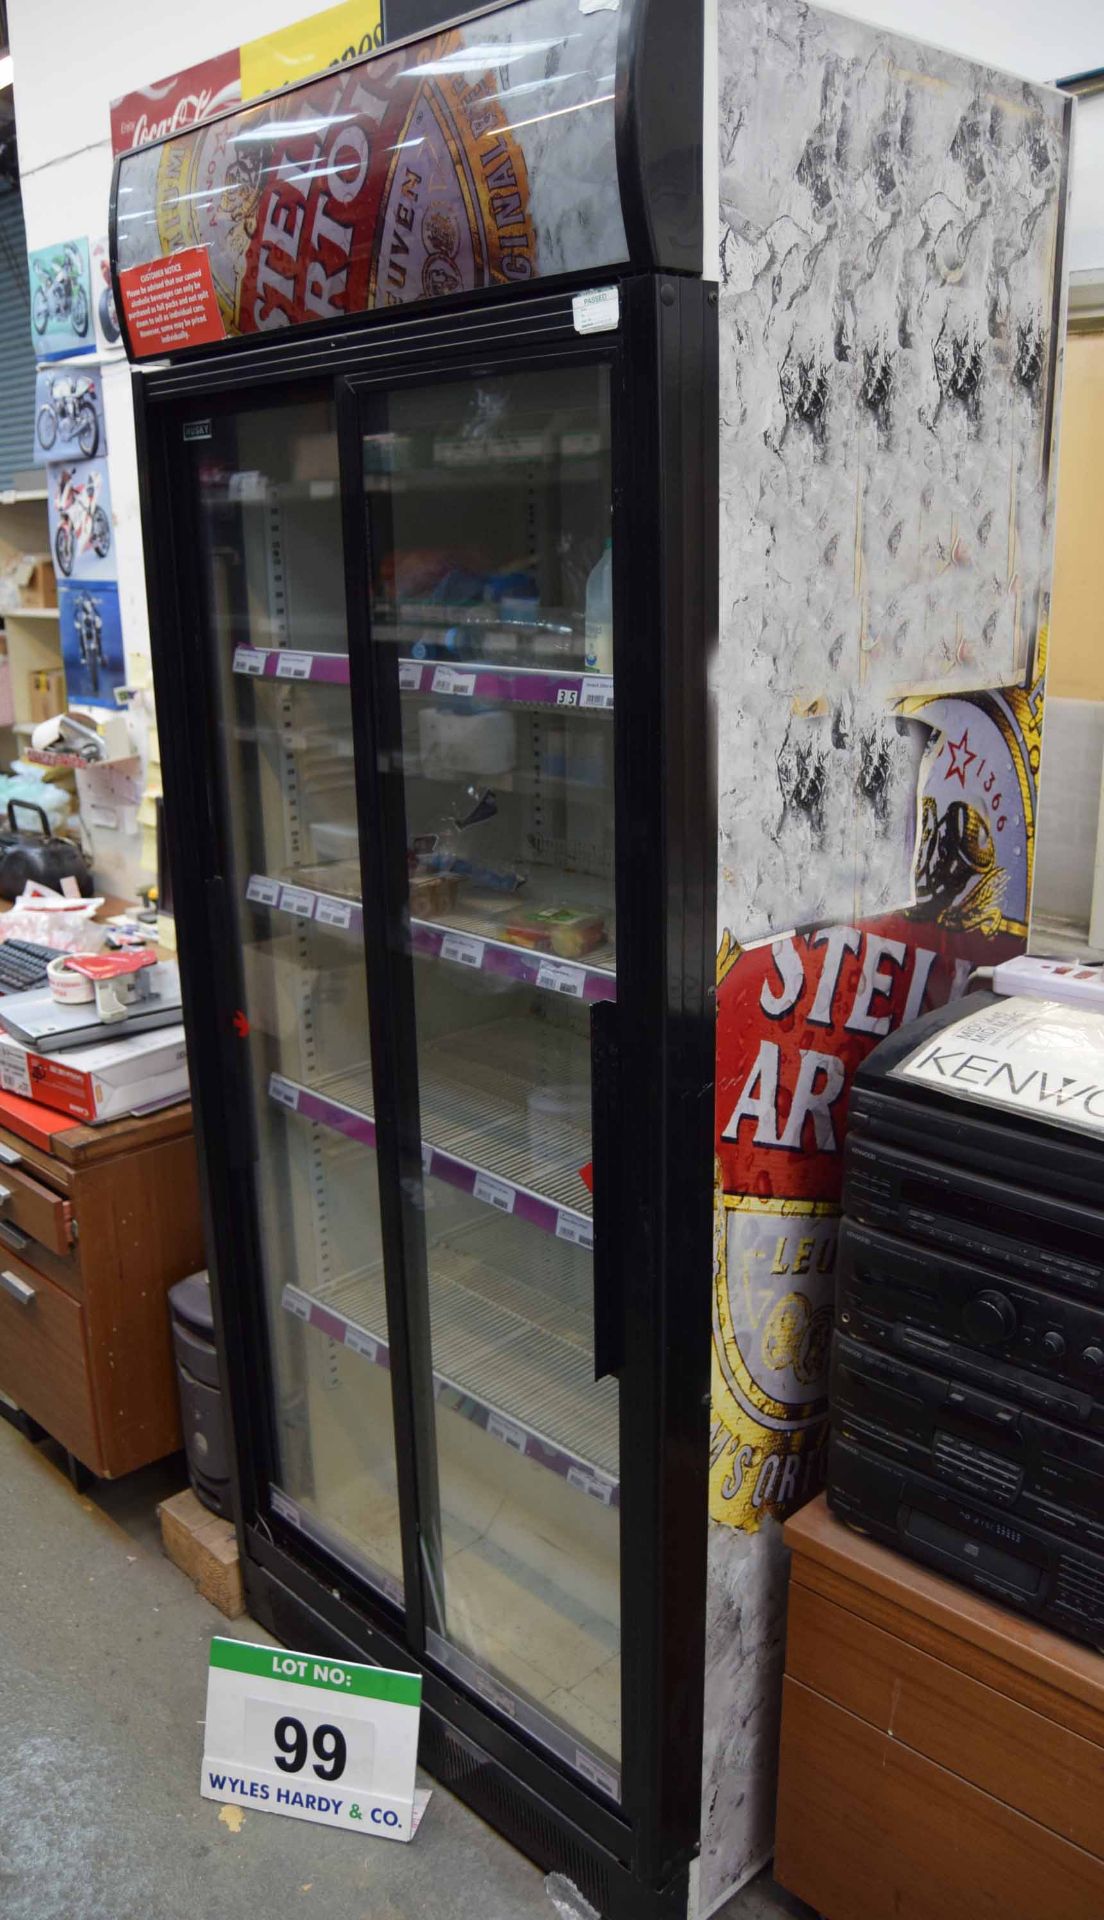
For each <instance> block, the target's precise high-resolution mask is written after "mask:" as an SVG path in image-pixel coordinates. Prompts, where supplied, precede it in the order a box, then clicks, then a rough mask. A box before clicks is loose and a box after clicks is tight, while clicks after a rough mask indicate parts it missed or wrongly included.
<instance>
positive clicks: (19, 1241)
mask: <svg viewBox="0 0 1104 1920" xmlns="http://www.w3.org/2000/svg"><path fill="white" fill-rule="evenodd" d="M2 1204H3V1202H0V1205H2ZM0 1240H3V1241H4V1243H5V1245H6V1246H9V1247H13V1248H14V1249H15V1252H16V1253H22V1251H23V1249H24V1247H29V1246H30V1244H31V1236H30V1234H29V1233H22V1232H20V1229H19V1228H18V1227H13V1226H12V1223H11V1221H10V1220H0Z"/></svg>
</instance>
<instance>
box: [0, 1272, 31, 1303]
mask: <svg viewBox="0 0 1104 1920" xmlns="http://www.w3.org/2000/svg"><path fill="white" fill-rule="evenodd" d="M0 1287H3V1289H4V1292H5V1293H10V1295H11V1297H12V1299H13V1300H15V1301H17V1302H18V1304H19V1305H20V1306H21V1307H29V1306H30V1304H31V1301H32V1300H33V1299H34V1297H35V1290H34V1288H33V1287H32V1286H31V1285H30V1284H29V1283H28V1282H27V1281H26V1280H21V1279H20V1278H19V1275H18V1274H17V1273H13V1272H12V1271H11V1268H10V1267H3V1268H0Z"/></svg>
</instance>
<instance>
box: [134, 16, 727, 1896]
mask: <svg viewBox="0 0 1104 1920" xmlns="http://www.w3.org/2000/svg"><path fill="white" fill-rule="evenodd" d="M691 12H692V10H691ZM669 14H670V10H669V9H667V8H665V7H664V6H662V5H661V4H650V5H643V4H639V3H638V4H636V5H633V6H628V5H623V6H622V7H621V8H620V10H616V9H614V10H611V9H608V8H607V9H597V10H586V9H583V8H581V7H580V6H579V5H578V4H577V0H518V4H514V5H509V6H505V7H499V8H496V9H493V10H492V11H490V12H487V13H485V14H484V15H482V16H480V17H478V18H473V19H472V20H470V21H467V22H464V23H462V24H461V25H459V26H457V27H453V28H451V29H448V30H446V31H443V32H440V33H436V34H432V35H427V36H423V37H422V38H421V39H419V40H415V41H412V42H407V43H404V44H402V45H398V46H395V47H391V48H387V49H385V50H384V51H383V52H381V53H380V54H379V55H377V56H374V57H372V58H370V59H368V60H364V61H359V62H353V63H351V64H350V65H349V66H348V67H343V68H341V69H338V70H336V71H335V72H332V73H329V74H327V75H324V76H322V77H321V78H320V79H318V80H315V81H311V82H307V83H304V84H303V85H300V86H297V87H294V88H291V89H288V90H287V91H286V92H285V93H282V94H280V95H277V96H273V97H271V98H270V99H267V100H263V101H261V102H258V103H253V104H251V105H249V106H244V107H241V108H238V109H235V110H233V111H232V112H230V113H228V114H223V115H222V116H220V117H218V118H216V119H214V120H211V121H209V122H206V123H204V124H202V125H200V126H198V127H195V128H193V129H190V130H188V131H187V132H185V133H181V134H176V135H173V136H171V137H169V138H167V139H166V140H163V141H161V142H159V143H155V144H154V145H151V146H149V147H145V148H141V149H138V150H136V151H135V152H134V153H131V154H126V155H123V156H122V157H121V158H120V160H119V161H118V162H117V166H116V175H115V182H114V188H113V199H112V256H113V271H114V275H115V286H116V296H117V302H118V307H119V311H120V315H121V318H122V322H123V326H124V330H125V334H126V339H127V344H128V350H129V352H130V355H131V358H132V360H133V361H134V362H135V363H136V372H135V376H134V387H135V396H136V405H137V412H138V421H139V451H140V466H141V475H142V490H143V502H142V511H143V526H144V537H145V545H146V553H147V564H148V587H149V596H150V611H151V626H152V634H153V647H154V664H155V675H156V689H157V703H158V715H159V732H160V741H161V752H162V759H163V769H164V782H165V795H166V808H167V821H168V830H169V842H170V851H171V861H172V871H173V896H174V902H175V909H176V921H177V932H178V941H179V948H180V958H181V967H182V978H183V984H184V992H185V1008H186V1015H187V1023H188V1034H189V1045H190V1057H191V1064H192V1082H193V1095H194V1100H195V1105H196V1120H197V1129H198V1134H199V1138H200V1142H201V1150H202V1158H203V1166H204V1175H205V1185H206V1198H207V1212H208V1229H209V1248H210V1262H211V1270H212V1279H213V1285H214V1291H215V1299H216V1306H217V1315H218V1326H219V1329H220V1334H221V1341H222V1347H223V1355H224V1366H225V1377H226V1385H227V1392H228V1398H229V1401H230V1406H231V1411H232V1421H233V1435H234V1457H235V1462H236V1486H237V1512H238V1525H239V1532H240V1539H241V1547H242V1555H243V1564H244V1571H245V1584H246V1592H247V1598H248V1604H249V1607H250V1610H251V1612H252V1613H253V1615H254V1616H255V1618H257V1619H258V1620H260V1621H262V1622H263V1623H264V1624H265V1625H266V1626H267V1627H268V1628H270V1629H271V1630H272V1631H273V1632H274V1633H275V1634H276V1635H278V1636H279V1637H281V1638H282V1639H284V1640H286V1641H287V1642H289V1643H290V1644H292V1645H294V1646H296V1647H298V1648H305V1649H311V1650H318V1651H320V1652H323V1651H328V1652H330V1653H335V1654H343V1655H345V1657H347V1658H361V1659H368V1660H372V1661H376V1662H380V1663H383V1664H384V1665H387V1666H396V1667H403V1668H408V1669H413V1670H416V1671H418V1672H420V1673H421V1674H422V1675H423V1677H424V1689H423V1698H424V1708H425V1711H424V1715H423V1728H422V1745H421V1755H422V1759H423V1761H424V1763H425V1765H426V1766H427V1767H428V1768H429V1769H430V1771H431V1772H432V1773H433V1774H435V1775H436V1776H437V1777H438V1778H439V1779H440V1780H441V1781H443V1782H444V1783H446V1784H447V1785H448V1786H449V1787H450V1788H452V1789H453V1790H454V1791H455V1792H456V1793H458V1794H459V1795H460V1796H461V1797H463V1798H464V1799H465V1800H467V1801H468V1802H470V1804H471V1805H472V1806H474V1807H475V1808H477V1809H478V1810H479V1811H480V1812H481V1813H482V1814H483V1815H485V1816H486V1817H487V1818H488V1819H490V1820H492V1821H493V1822H494V1823H495V1824H496V1825H497V1826H499V1827H500V1828H501V1829H502V1830H503V1831H504V1832H505V1833H506V1834H508V1835H509V1836H510V1837H511V1838H512V1839H514V1840H515V1841H516V1842H517V1844H519V1845H520V1846H521V1847H523V1848H524V1849H525V1850H526V1851H527V1852H528V1853H529V1854H530V1855H531V1856H532V1857H534V1858H535V1859H537V1860H538V1861H540V1862H542V1863H543V1864H545V1865H546V1866H547V1867H548V1868H550V1869H555V1870H558V1871H562V1872H564V1873H566V1874H567V1876H568V1877H569V1878H570V1879H571V1880H572V1881H573V1882H574V1883H575V1884H576V1885H577V1886H578V1887H579V1889H580V1891H581V1892H582V1893H583V1894H584V1895H585V1896H586V1898H587V1899H588V1900H589V1901H590V1902H591V1904H592V1905H593V1906H594V1907H596V1908H597V1909H598V1910H599V1911H600V1912H601V1913H603V1914H609V1915H624V1916H628V1915H632V1916H633V1920H639V1917H640V1916H641V1915H649V1914H653V1915H656V1916H659V1915H677V1914H683V1913H685V1912H686V1906H687V1897H688V1895H687V1886H688V1873H689V1868H690V1864H691V1862H692V1860H693V1857H694V1854H695V1850H696V1847H697V1843H698V1834H699V1823H700V1806H701V1802H700V1779H701V1737H702V1735H701V1727H702V1685H703V1679H702V1675H703V1637H704V1596H705V1535H706V1480H707V1471H708V1389H709V1355H710V1273H711V1261H710V1232H711V1225H710V1222H711V1198H712V1086H713V1024H712V1005H713V980H712V975H713V946H714V889H715V866H716V861H715V844H716V841H715V835H716V824H715V794H714V790H713V770H712V761H713V754H712V746H711V729H710V723H709V710H708V691H707V690H708V667H709V644H710V637H711V635H712V633H713V629H714V625H715V604H714V603H715V595H716V586H715V583H716V555H715V551H714V546H715V528H716V472H715V463H716V415H717V399H716V341H715V333H716V326H715V319H716V315H715V293H714V291H713V290H712V289H711V288H710V287H709V286H707V285H706V284H705V283H704V282H703V280H702V277H701V224H702V222H701V182H700V165H701V160H700V89H701V47H700V37H699V31H698V24H699V23H696V22H695V21H694V19H693V18H692V17H690V15H689V14H688V15H687V16H684V17H683V16H680V20H679V22H678V29H679V30H678V32H677V33H673V32H672V23H671V20H670V18H669ZM142 362H148V363H149V365H148V366H146V367H143V366H142V364H141V363H142Z"/></svg>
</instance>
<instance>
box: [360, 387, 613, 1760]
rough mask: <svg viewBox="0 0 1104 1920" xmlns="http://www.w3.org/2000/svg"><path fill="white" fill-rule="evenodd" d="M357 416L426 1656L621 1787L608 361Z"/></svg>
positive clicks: (369, 399) (409, 395)
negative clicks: (606, 1044) (606, 1148)
mask: <svg viewBox="0 0 1104 1920" xmlns="http://www.w3.org/2000/svg"><path fill="white" fill-rule="evenodd" d="M361 427H362V432H361V438H360V449H361V484H362V487H363V495H364V512H365V517H366V527H367V553H368V578H367V581H366V589H367V593H368V598H369V622H368V625H369V630H370V635H371V646H372V651H373V655H374V659H373V676H374V685H375V688H376V690H377V705H378V708H379V713H380V716H381V720H380V724H381V727H382V729H383V735H384V736H386V737H385V738H384V739H383V742H382V746H381V749H380V759H381V763H382V764H383V765H385V767H386V769H387V774H388V777H389V778H390V779H391V780H392V781H394V782H397V783H399V784H400V786H401V793H400V795H399V798H398V804H396V805H395V806H393V808H392V810H391V816H390V817H391V820H392V831H393V833H395V834H400V835H401V837H402V847H401V853H400V855H399V857H400V858H401V861H402V866H403V870H404V872H405V886H404V888H403V897H402V900H401V906H400V908H399V910H398V911H397V912H395V913H393V915H392V924H391V925H389V926H388V928H387V944H388V948H389V951H390V955H391V963H392V964H393V965H395V966H396V967H398V968H408V969H409V970H410V972H411V973H412V976H413V979H412V993H411V999H410V1004H411V1005H412V1008H413V1019H414V1024H415V1027H416V1035H415V1037H414V1044H413V1047H412V1049H411V1051H410V1054H409V1056H408V1057H409V1059H410V1061H411V1063H412V1071H413V1078H414V1080H415V1081H416V1085H415V1086H414V1087H412V1088H408V1089H407V1090H406V1097H407V1099H408V1101H409V1109H410V1112H411V1113H412V1114H415V1115H416V1124H417V1128H418V1132H419V1135H420V1141H421V1177H420V1183H419V1184H418V1187H417V1191H416V1192H412V1193H410V1194H408V1203H409V1205H410V1206H411V1207H412V1208H417V1209H418V1212H419V1222H418V1225H419V1232H418V1234H417V1235H416V1241H417V1246H418V1249H419V1253H418V1264H419V1268H420V1271H419V1272H416V1273H415V1274H414V1275H413V1276H412V1280H411V1284H413V1285H415V1286H418V1287H421V1288H424V1290H425V1300H426V1309H427V1312H426V1321H427V1325H428V1343H427V1344H428V1348H429V1351H428V1353H427V1354H426V1355H424V1356H423V1360H424V1368H425V1372H424V1376H423V1377H422V1378H421V1379H420V1380H418V1379H416V1380H415V1383H414V1384H415V1391H419V1392H422V1393H425V1394H429V1393H431V1394H432V1399H433V1403H434V1405H433V1420H432V1426H431V1433H432V1439H431V1441H430V1442H429V1444H431V1445H432V1448H433V1450H434V1460H433V1469H434V1475H435V1479H436V1487H437V1496H436V1497H437V1499H438V1502H439V1514H438V1516H436V1518H437V1522H438V1524H437V1525H436V1527H435V1528H434V1529H432V1530H431V1537H432V1538H433V1539H434V1542H435V1545H434V1547H433V1557H434V1559H435V1561H436V1564H432V1565H428V1566H427V1567H426V1584H427V1588H428V1590H429V1593H430V1597H431V1604H430V1606H429V1608H428V1612H427V1629H428V1638H427V1645H428V1649H429V1651H430V1653H431V1654H432V1655H434V1656H435V1657H436V1658H437V1659H438V1660H439V1661H440V1662H441V1663H442V1664H444V1665H445V1666H446V1667H447V1668H449V1670H450V1671H452V1672H453V1673H454V1674H455V1675H456V1676H457V1677H458V1678H459V1679H461V1680H463V1681H464V1682H465V1683H466V1684H467V1685H469V1686H470V1687H472V1688H474V1689H475V1690H476V1691H478V1692H479V1693H481V1694H482V1695H483V1696H484V1697H486V1698H488V1699H489V1700H491V1701H492V1702H493V1703H494V1704H495V1705H496V1706H498V1707H499V1709H500V1710H501V1711H503V1712H504V1713H506V1714H508V1715H509V1716H510V1717H512V1718H513V1719H514V1720H515V1721H516V1722H517V1723H518V1724H521V1725H523V1726H525V1727H527V1728H528V1729H529V1731H530V1732H531V1733H533V1734H534V1735H535V1736H536V1737H537V1738H539V1739H541V1740H542V1741H544V1742H545V1744H547V1745H550V1746H552V1747H553V1748H554V1749H555V1750H556V1751H557V1752H559V1753H560V1755H561V1756H562V1757H564V1758H566V1759H567V1760H568V1761H569V1762H570V1763H571V1764H572V1765H573V1766H575V1767H577V1768H581V1769H582V1771H583V1772H584V1773H586V1774H587V1775H588V1776H589V1777H590V1778H591V1779H592V1780H593V1781H595V1782H596V1783H597V1784H599V1785H601V1786H602V1787H603V1788H604V1789H605V1790H606V1791H607V1792H609V1793H610V1794H612V1795H616V1794H617V1792H618V1788H619V1764H620V1750H621V1719H620V1710H621V1673H620V1652H621V1629H620V1617H621V1600H620V1566H619V1498H620V1495H619V1477H620V1462H619V1456H618V1386H617V1381H616V1380H615V1379H614V1378H613V1377H611V1376H607V1377H603V1378H596V1377H595V1375H596V1364H595V1329H594V1292H595V1272H594V1266H595V1261H594V1233H595V1204H596V1202H595V1189H596V1180H595V1159H596V1149H595V1141H594V1139H593V1136H592V1120H593V1118H594V1116H595V1114H596V1112H597V1111H598V1109H599V1108H600V1106H601V1101H602V1097H603V1089H602V1087H601V1086H600V1085H598V1084H596V1083H595V1080H594V1076H593V1075H592V1060H593V1059H594V1058H595V1057H596V1052H597V1057H600V1049H597V1050H596V1046H595V1039H596V1036H598V1037H600V1033H601V1027H602V1023H603V1020H605V1019H607V1018H608V1017H609V1016H610V1014H611V1013H612V1011H613V1005H614V1003H615V1001H616V996H617V924H616V912H615V890H614V873H615V866H614V862H615V843H614V732H613V729H614V712H615V706H614V682H613V607H612V572H613V555H612V544H611V542H612V488H611V452H610V439H611V435H610V400H609V382H608V373H607V370H606V368H605V367H604V366H602V365H598V364H593V363H587V362H579V361H575V362H573V363H571V364H566V365H560V366H557V367H552V368H550V369H547V370H543V371H518V372H500V373H495V374H490V375H487V376H485V377H483V376H480V377H472V378H467V379H455V380H434V381H426V382H425V383H424V384H421V383H416V382H410V383H406V384H402V385H395V386H394V387H391V388H388V389H378V390H370V391H369V392H368V393H367V394H366V395H365V396H364V397H363V399H362V411H361ZM395 852H396V850H395V848H394V847H392V849H391V857H392V859H394V857H395ZM367 1091H368V1090H367V1088H366V1087H365V1086H364V1085H363V1084H362V1083H361V1081H360V1080H359V1079H358V1076H357V1071H356V1070H355V1069H353V1070H351V1071H350V1072H348V1073H347V1074H345V1075H342V1076H339V1077H338V1078H337V1079H335V1080H334V1082H332V1083H331V1087H330V1092H331V1094H332V1097H333V1098H334V1099H335V1100H336V1101H337V1102H339V1103H340V1104H341V1105H342V1107H343V1108H355V1109H358V1110H360V1109H362V1108H364V1107H365V1106H366V1102H367ZM599 1185H600V1182H599ZM599 1204H600V1194H599Z"/></svg>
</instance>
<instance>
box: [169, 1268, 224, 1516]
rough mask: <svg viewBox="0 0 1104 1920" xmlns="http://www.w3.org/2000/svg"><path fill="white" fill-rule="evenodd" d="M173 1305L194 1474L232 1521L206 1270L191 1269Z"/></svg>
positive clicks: (206, 1496)
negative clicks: (196, 1271) (195, 1270)
mask: <svg viewBox="0 0 1104 1920" xmlns="http://www.w3.org/2000/svg"><path fill="white" fill-rule="evenodd" d="M169 1306H170V1309H171V1312H172V1333H173V1350H174V1352H175V1354H176V1377H177V1383H178V1385H179V1388H180V1419H181V1425H182V1427H183V1429H184V1447H185V1451H186V1452H187V1455H188V1475H189V1478H190V1479H191V1483H192V1486H193V1487H194V1488H195V1491H196V1495H197V1497H198V1498H199V1499H200V1500H202V1502H203V1504H204V1506H205V1507H210V1509H211V1511H212V1513H221V1514H223V1515H224V1516H225V1518H226V1519H228V1520H229V1519H230V1518H231V1513H232V1510H231V1504H230V1448H229V1445H228V1442H227V1435H226V1414H225V1408H224V1405H223V1399H222V1394H221V1392H220V1389H219V1375H218V1353H217V1351H216V1348H215V1322H214V1315H213V1313H212V1311H211V1288H210V1285H209V1283H208V1279H207V1275H206V1272H203V1273H190V1274H189V1275H188V1278H187V1279H186V1280H178V1281H177V1283H176V1285H175V1286H174V1287H170V1288H169Z"/></svg>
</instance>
